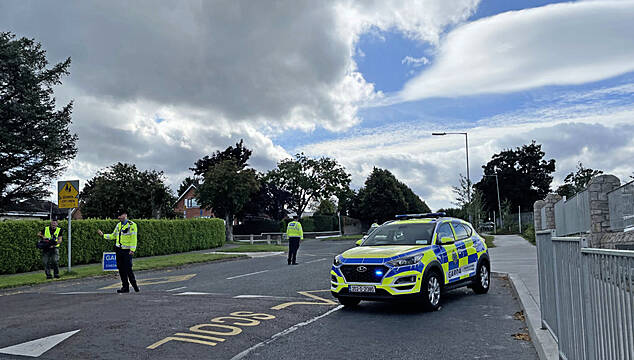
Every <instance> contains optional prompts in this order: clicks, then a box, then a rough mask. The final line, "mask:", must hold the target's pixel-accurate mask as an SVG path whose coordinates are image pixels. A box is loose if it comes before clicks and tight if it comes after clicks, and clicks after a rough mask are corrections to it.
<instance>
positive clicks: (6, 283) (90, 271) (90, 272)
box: [0, 253, 242, 289]
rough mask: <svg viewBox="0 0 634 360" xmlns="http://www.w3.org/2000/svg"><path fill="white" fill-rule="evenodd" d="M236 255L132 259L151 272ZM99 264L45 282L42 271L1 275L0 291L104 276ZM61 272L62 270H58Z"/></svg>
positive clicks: (82, 266) (62, 273)
mask: <svg viewBox="0 0 634 360" xmlns="http://www.w3.org/2000/svg"><path fill="white" fill-rule="evenodd" d="M241 256H242V255H238V254H201V253H187V254H173V255H165V256H153V257H147V258H139V259H134V270H152V269H162V268H167V267H175V266H180V265H186V264H195V263H202V262H209V261H215V260H222V259H229V258H236V257H241ZM101 269H102V268H101V264H91V265H81V266H77V267H75V268H73V270H72V271H71V272H68V271H60V276H61V278H60V279H55V280H47V279H46V277H45V275H44V271H38V272H30V273H25V274H15V275H13V274H12V275H2V276H0V289H5V288H11V287H16V286H25V285H37V284H42V283H45V282H51V281H62V280H71V279H79V278H85V277H90V276H98V275H104V274H105V272H103V271H101ZM60 270H62V269H60Z"/></svg>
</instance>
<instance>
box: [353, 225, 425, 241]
mask: <svg viewBox="0 0 634 360" xmlns="http://www.w3.org/2000/svg"><path fill="white" fill-rule="evenodd" d="M435 226H436V224H435V223H409V224H389V225H383V226H381V227H379V228H377V229H376V230H375V231H374V232H372V233H371V234H370V235H369V236H368V238H367V239H366V240H365V241H364V242H363V246H378V245H430V244H431V240H432V236H433V234H434V227H435Z"/></svg>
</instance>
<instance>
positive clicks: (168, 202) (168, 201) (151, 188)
mask: <svg viewBox="0 0 634 360" xmlns="http://www.w3.org/2000/svg"><path fill="white" fill-rule="evenodd" d="M175 200H176V198H175V197H174V195H173V194H172V191H171V190H170V188H169V186H167V185H166V184H165V179H164V175H163V172H162V171H155V170H146V171H139V170H138V169H137V167H136V165H134V164H124V163H117V164H115V165H112V166H110V167H107V168H105V169H103V170H101V171H100V172H99V173H97V175H96V176H95V177H93V178H92V179H90V180H88V182H87V183H86V186H84V189H83V190H82V192H81V194H80V208H81V212H82V215H83V216H84V217H94V218H116V217H117V216H119V214H120V212H121V211H123V210H126V211H128V215H129V216H130V217H134V218H143V219H147V218H157V219H159V218H165V217H167V218H173V217H174V216H175V213H174V208H173V206H174V201H175Z"/></svg>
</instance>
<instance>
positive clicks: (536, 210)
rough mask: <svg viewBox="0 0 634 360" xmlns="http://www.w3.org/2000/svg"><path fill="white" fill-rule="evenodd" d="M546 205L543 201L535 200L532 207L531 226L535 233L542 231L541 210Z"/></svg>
mask: <svg viewBox="0 0 634 360" xmlns="http://www.w3.org/2000/svg"><path fill="white" fill-rule="evenodd" d="M544 205H546V202H544V200H537V201H535V204H534V205H533V224H534V225H535V231H539V230H542V208H543V207H544Z"/></svg>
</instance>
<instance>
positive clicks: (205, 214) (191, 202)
mask: <svg viewBox="0 0 634 360" xmlns="http://www.w3.org/2000/svg"><path fill="white" fill-rule="evenodd" d="M174 211H175V212H176V213H177V214H182V216H183V218H186V219H192V218H200V217H202V218H210V217H214V212H213V210H211V209H203V208H201V207H200V206H198V202H197V201H196V185H194V184H192V185H190V186H189V187H188V188H187V190H185V191H184V192H183V193H182V194H181V195H180V197H179V198H178V200H176V204H174Z"/></svg>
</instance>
